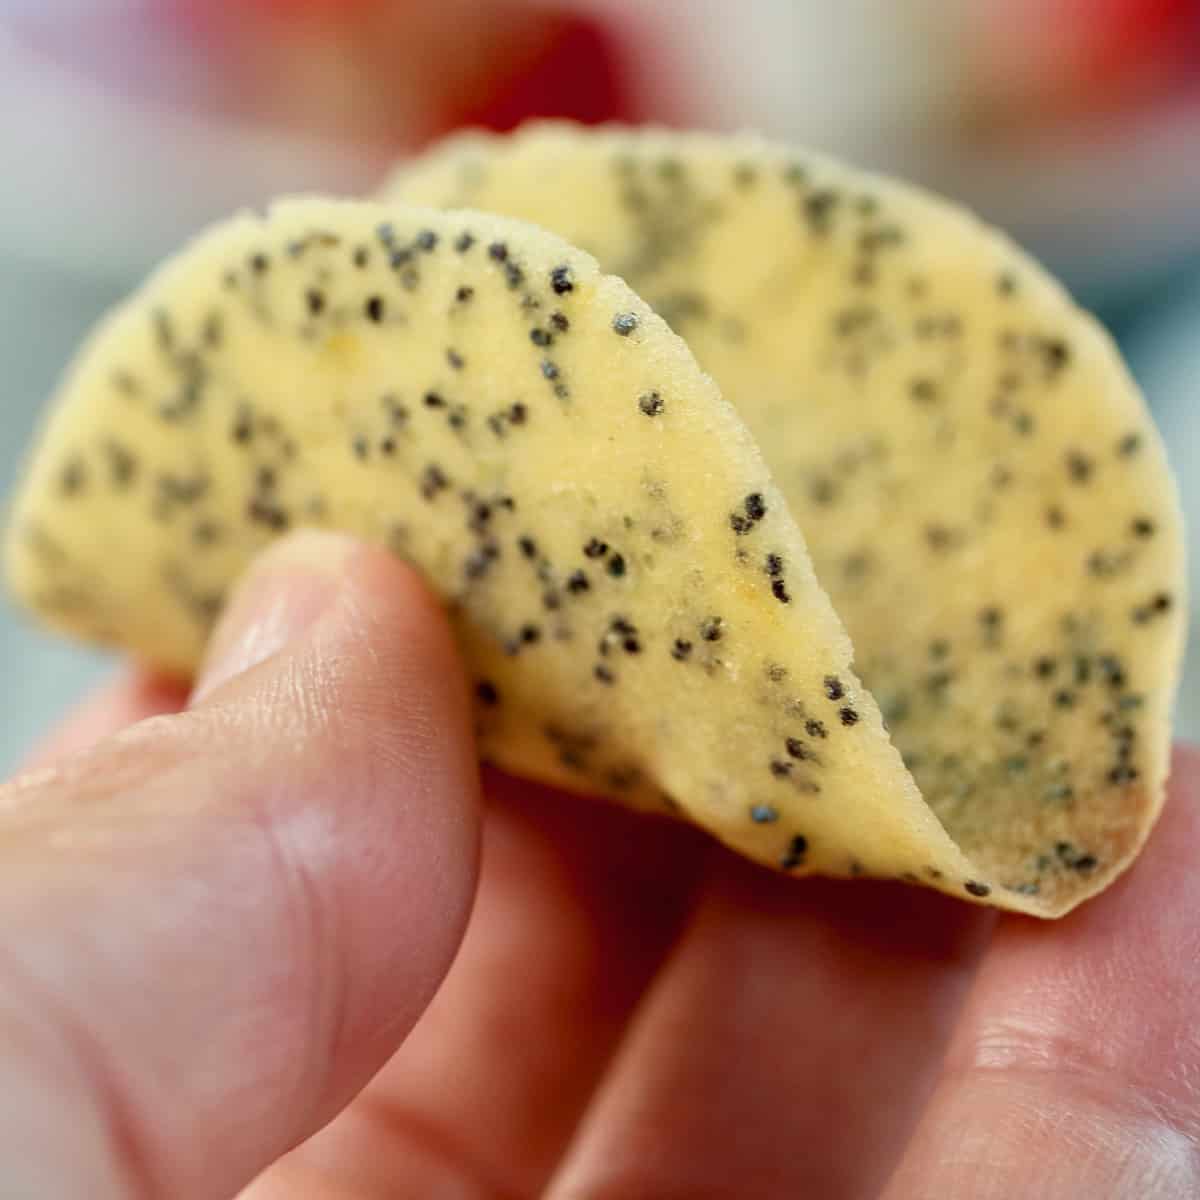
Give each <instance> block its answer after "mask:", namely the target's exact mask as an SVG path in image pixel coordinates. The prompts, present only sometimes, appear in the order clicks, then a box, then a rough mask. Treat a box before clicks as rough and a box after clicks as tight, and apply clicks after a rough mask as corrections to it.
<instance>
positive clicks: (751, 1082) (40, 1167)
mask: <svg viewBox="0 0 1200 1200" xmlns="http://www.w3.org/2000/svg"><path fill="white" fill-rule="evenodd" d="M468 712H469V706H468V699H467V686H466V683H465V681H464V679H463V677H462V674H461V670H460V668H459V664H458V662H457V659H456V657H455V650H454V647H453V642H452V639H451V638H450V635H449V633H448V631H447V629H446V626H445V624H444V619H443V618H442V617H441V615H440V613H439V611H438V609H437V608H436V606H435V605H434V604H433V603H432V602H431V601H430V599H429V597H428V595H427V593H426V592H425V590H424V588H423V586H422V585H421V584H420V582H419V581H418V580H417V578H416V576H415V575H413V574H412V573H411V572H410V571H408V570H407V569H406V568H404V567H403V566H401V565H400V564H398V563H396V562H395V561H394V560H392V559H391V558H390V557H389V556H387V555H386V554H384V553H382V552H379V551H375V550H370V549H367V548H365V547H361V546H358V545H357V544H355V543H353V542H349V541H347V540H345V539H343V538H340V537H331V536H328V535H326V536H322V537H319V538H314V537H312V536H310V535H303V536H302V537H301V538H300V539H298V540H289V541H285V542H284V543H282V544H281V545H280V546H279V547H277V548H276V549H274V550H272V551H270V552H269V553H268V556H267V558H266V559H265V560H260V561H259V563H258V564H257V565H256V567H255V568H253V569H252V573H251V575H250V577H249V579H248V581H245V582H243V584H242V585H241V587H240V588H239V589H238V591H237V593H236V595H235V598H234V600H233V602H232V603H231V605H230V608H229V611H228V614H227V615H226V617H225V618H224V621H223V623H222V625H221V627H220V629H219V630H218V633H217V635H216V639H215V642H214V645H213V648H212V650H211V652H210V655H209V658H208V661H207V665H206V668H205V670H204V672H203V674H202V678H201V682H200V683H199V685H198V687H197V690H196V692H195V693H194V694H193V695H192V696H191V697H188V696H186V695H185V694H184V693H183V692H182V691H181V690H180V689H179V688H177V687H174V686H173V685H171V684H169V683H166V682H163V681H154V680H151V679H148V678H146V677H145V676H142V675H137V674H131V675H127V676H125V677H123V678H122V679H120V680H119V681H118V682H117V683H115V684H114V685H113V687H112V689H111V690H110V691H109V692H108V693H106V694H105V695H104V696H102V697H100V698H98V699H97V700H96V701H94V702H92V703H91V704H90V705H88V706H86V707H85V708H84V709H83V710H82V711H81V712H80V713H79V714H78V715H77V716H75V717H74V718H72V719H70V720H69V721H68V722H67V723H66V724H65V725H64V726H63V728H62V729H60V730H59V731H58V732H57V733H56V735H55V736H54V738H53V739H52V740H51V741H50V742H49V743H48V744H47V745H46V746H45V747H43V748H42V750H41V751H40V752H39V753H38V754H37V756H36V757H35V760H34V761H32V762H31V765H30V768H29V769H28V770H27V771H26V772H25V773H24V774H23V775H22V776H20V777H19V778H18V779H17V780H15V781H14V782H13V783H11V784H9V785H8V786H7V787H5V788H3V789H0V931H2V933H3V945H4V946H5V948H6V949H5V953H4V955H3V956H2V957H0V1062H3V1066H4V1086H3V1088H0V1115H2V1117H3V1120H2V1121H0V1161H3V1162H4V1164H5V1168H4V1171H5V1180H6V1188H8V1189H9V1190H8V1194H11V1195H14V1196H20V1197H24V1196H45V1195H64V1196H67V1195H84V1194H86V1195H88V1196H90V1197H96V1198H98V1200H134V1198H137V1200H144V1198H146V1197H168V1196H169V1197H171V1198H172V1200H193V1198H197V1200H199V1198H205V1200H207V1198H210V1197H211V1198H218V1197H220V1198H222V1200H224V1198H226V1197H231V1196H234V1195H235V1194H238V1193H239V1189H244V1188H247V1189H248V1190H247V1191H246V1192H245V1196H247V1197H251V1198H253V1200H267V1198H271V1197H281V1196H293V1195H297V1194H302V1195H305V1196H306V1197H312V1198H314V1200H327V1198H328V1200H332V1198H334V1197H336V1198H338V1200H350V1198H353V1200H371V1198H373V1197H383V1196H393V1195H396V1194H401V1195H420V1196H423V1197H433V1198H441V1197H455V1198H464V1200H475V1198H481V1200H482V1198H485V1197H486V1198H489V1200H490V1198H492V1197H505V1198H508V1197H525V1196H529V1197H533V1196H543V1195H545V1196H549V1197H551V1198H552V1200H563V1198H567V1197H570V1198H572V1200H576V1198H580V1197H588V1198H597V1197H599V1198H603V1197H616V1196H622V1197H629V1196H651V1195H653V1196H680V1197H682V1196H687V1197H718V1196H729V1195H738V1196H739V1197H750V1198H752V1200H753V1198H756V1197H772V1196H778V1195H784V1194H811V1195H820V1196H823V1197H831V1198H833V1200H838V1198H841V1197H847V1198H849V1197H859V1196H868V1195H878V1194H883V1195H884V1196H885V1197H886V1198H887V1200H909V1198H916V1197H922V1198H924V1197H930V1196H935V1195H952V1196H956V1197H966V1198H968V1200H992V1198H993V1197H1000V1196H1012V1195H1032V1194H1036V1195H1038V1196H1039V1197H1045V1198H1047V1200H1067V1198H1071V1200H1073V1198H1075V1197H1081V1198H1082V1197H1085V1196H1088V1197H1091V1196H1096V1195H1103V1196H1106V1197H1117V1198H1118V1200H1119V1198H1122V1197H1126V1196H1128V1197H1134V1196H1137V1197H1142V1196H1146V1195H1153V1196H1155V1197H1164V1198H1167V1200H1170V1198H1173V1197H1185V1196H1191V1195H1194V1194H1195V1192H1196V1189H1197V1188H1198V1187H1200V1165H1198V1163H1197V1156H1196V1152H1195V1138H1196V1136H1197V1134H1198V1133H1200V1101H1198V1100H1197V1098H1196V1095H1195V1091H1194V1087H1193V1086H1192V1082H1191V1081H1193V1080H1194V1079H1195V1078H1196V1073H1197V1070H1198V1069H1200V1041H1198V1039H1197V1037H1196V1033H1195V1029H1196V1027H1197V1022H1196V1020H1195V1015H1196V1014H1195V1003H1196V1002H1195V995H1196V994H1197V983H1198V982H1200V979H1198V976H1200V968H1198V967H1197V965H1196V964H1197V963H1198V962H1200V954H1198V953H1197V951H1198V950H1200V945H1198V943H1200V938H1198V936H1197V933H1196V927H1195V922H1194V920H1193V919H1192V916H1191V914H1192V913H1193V912H1194V911H1195V910H1196V906H1197V904H1198V903H1200V880H1198V879H1197V877H1196V874H1195V872H1194V870H1193V868H1192V864H1193V863H1194V861H1195V855H1196V852H1197V843H1198V842H1200V816H1198V815H1197V811H1196V800H1197V793H1198V790H1200V789H1198V778H1200V756H1197V754H1196V753H1195V752H1194V751H1190V750H1180V751H1178V752H1177V753H1176V756H1175V762H1174V770H1173V774H1172V780H1173V782H1172V789H1173V792H1172V795H1171V797H1170V799H1169V802H1168V804H1167V806H1166V810H1165V813H1164V816H1163V819H1162V821H1161V822H1160V824H1159V826H1158V827H1157V828H1156V830H1155V832H1154V834H1153V836H1152V838H1151V840H1150V843H1149V845H1148V846H1147V849H1146V852H1145V854H1144V855H1143V856H1142V857H1141V859H1140V860H1139V861H1138V863H1137V864H1136V865H1135V866H1134V867H1133V868H1132V869H1131V870H1130V871H1129V872H1128V873H1127V874H1126V875H1125V876H1124V877H1123V878H1122V879H1121V880H1119V881H1118V882H1117V883H1116V884H1114V886H1113V887H1112V888H1110V889H1109V890H1108V891H1107V892H1105V894H1104V895H1102V896H1100V897H1098V898H1097V899H1096V900H1094V901H1093V902H1092V903H1090V904H1088V905H1087V906H1085V907H1084V908H1082V909H1081V910H1080V911H1078V912H1077V913H1075V914H1073V915H1072V916H1071V917H1070V918H1068V919H1066V920H1064V921H1061V922H1055V923H1052V924H1049V923H1041V922H1035V921H1031V920H1029V919H1026V918H1023V917H1018V916H1001V917H999V918H997V916H996V915H995V914H993V913H991V912H988V911H983V910H979V909H976V908H972V907H968V906H966V905H963V904H960V903H958V902H955V901H953V900H949V899H946V898H944V897H940V896H938V895H935V894H932V893H925V892H919V891H917V890H914V889H909V888H903V887H901V886H900V885H894V884H883V883H867V882H856V883H852V884H851V883H839V882H831V881H819V880H803V881H795V880H788V879H786V878H783V877H779V876H776V875H773V874H772V873H770V872H768V871H765V870H763V869H761V868H758V867H755V866H754V865H752V864H749V863H746V862H744V861H741V860H739V859H736V858H735V857H734V856H733V855H732V854H730V853H729V852H728V851H726V850H724V849H722V848H720V847H718V846H716V845H715V844H714V843H712V842H711V841H709V840H707V839H706V838H704V837H703V835H701V834H699V833H697V832H696V831H694V830H690V829H687V828H683V827H677V826H675V825H673V824H670V823H668V822H666V821H653V820H648V819H647V818H645V817H637V816H635V815H633V814H629V813H625V812H623V811H621V810H619V809H616V808H614V807H611V806H605V805H601V804H597V803H594V802H590V801H587V800H583V799H579V798H576V797H566V796H563V795H560V794H558V793H555V792H552V791H551V790H549V789H544V788H537V787H535V786H532V785H529V784H526V783H523V782H518V781H514V780H510V779H506V778H504V777H502V776H499V775H486V776H485V778H484V789H483V790H484V793H485V796H486V799H485V801H484V802H483V804H482V805H481V804H480V801H479V795H478V791H477V786H476V774H475V766H474V762H475V757H474V748H473V744H472V738H471V729H470V721H469V717H468ZM480 836H482V857H481V858H479V857H478V856H477V846H478V839H479V838H480ZM468 917H469V919H468ZM464 930H465V936H464ZM451 963H453V965H451ZM431 998H432V1002H431ZM322 1127H324V1128H322ZM318 1131H319V1132H318ZM264 1172H265V1173H264ZM252 1181H253V1182H252Z"/></svg>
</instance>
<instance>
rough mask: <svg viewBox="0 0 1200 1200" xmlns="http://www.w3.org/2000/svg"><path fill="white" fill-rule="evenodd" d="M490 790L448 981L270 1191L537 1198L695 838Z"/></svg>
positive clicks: (627, 1002)
mask: <svg viewBox="0 0 1200 1200" xmlns="http://www.w3.org/2000/svg"><path fill="white" fill-rule="evenodd" d="M488 782H489V792H490V793H491V801H492V803H491V804H490V805H489V809H488V815H487V820H486V824H485V834H484V853H483V871H482V878H481V884H480V890H479V896H478V900H477V903H476V906H475V910H474V913H473V914H472V918H471V924H470V927H469V930H468V933H467V937H466V940H465V942H464V944H463V948H462V951H461V952H460V954H459V957H458V959H457V960H456V961H455V964H454V967H453V969H452V970H451V972H450V975H449V976H448V978H447V980H446V983H445V985H444V986H443V988H442V990H441V991H440V992H439V993H438V996H437V998H436V999H435V1000H434V1002H433V1004H432V1006H431V1007H430V1009H429V1011H428V1012H427V1013H426V1014H425V1016H424V1017H423V1018H422V1020H421V1022H420V1024H419V1025H418V1026H417V1028H416V1030H415V1031H414V1032H413V1035H412V1037H411V1038H410V1039H409V1040H408V1042H407V1043H406V1044H405V1045H404V1047H403V1048H402V1049H401V1050H400V1052H399V1054H397V1056H396V1058H395V1059H394V1060H393V1061H392V1062H391V1063H390V1064H389V1065H388V1067H387V1069H386V1070H385V1071H384V1073H383V1074H382V1075H381V1076H380V1077H379V1078H378V1079H377V1080H375V1081H374V1082H373V1083H372V1085H371V1087H370V1088H369V1089H368V1091H367V1092H366V1093H365V1094H364V1095H363V1096H362V1097H361V1098H360V1102H359V1103H356V1104H355V1106H354V1107H353V1108H352V1110H351V1111H350V1112H348V1113H346V1114H344V1115H343V1116H342V1117H340V1118H339V1119H338V1120H337V1121H336V1122H335V1123H334V1124H333V1125H332V1126H330V1127H329V1128H328V1129H327V1130H325V1131H323V1132H322V1133H321V1134H320V1135H319V1136H318V1137H317V1138H316V1139H314V1141H313V1143H312V1144H310V1145H306V1146H304V1147H302V1149H301V1150H300V1151H299V1152H297V1154H296V1156H295V1158H296V1159H300V1160H302V1162H300V1163H298V1162H291V1163H289V1164H287V1170H288V1171H289V1172H291V1174H288V1175H286V1176H284V1177H283V1178H284V1180H285V1182H284V1183H278V1182H276V1183H275V1184H272V1186H278V1187H280V1188H283V1189H284V1190H285V1191H286V1189H287V1188H292V1189H298V1188H300V1187H301V1184H300V1183H298V1182H297V1180H298V1179H303V1181H304V1182H303V1189H306V1190H305V1194H308V1191H314V1192H315V1189H316V1187H317V1184H316V1182H315V1180H316V1179H317V1178H318V1177H320V1178H325V1179H337V1181H338V1183H339V1185H340V1186H345V1187H350V1186H351V1185H353V1186H354V1187H355V1188H358V1189H361V1190H362V1194H363V1195H379V1196H395V1195H406V1196H431V1197H436V1196H443V1195H448V1196H456V1197H458V1196H462V1197H464V1198H465V1197H475V1196H479V1197H486V1198H488V1200H490V1198H492V1197H495V1196H511V1197H517V1196H540V1195H541V1194H542V1192H543V1189H544V1187H545V1184H546V1182H547V1180H548V1179H549V1177H550V1175H551V1174H552V1172H553V1170H554V1168H555V1165H556V1164H557V1162H558V1160H559V1159H560V1157H561V1155H562V1152H563V1150H564V1149H565V1147H566V1145H567V1144H568V1142H569V1141H570V1138H571V1136H572V1134H573V1132H574V1130H575V1126H576V1123H577V1122H578V1120H579V1118H580V1115H581V1114H582V1112H583V1111H584V1109H585V1107H586V1106H587V1104H588V1102H589V1101H590V1099H591V1095H592V1092H593V1090H594V1088H595V1086H596V1084H597V1082H598V1081H599V1079H600V1078H601V1076H602V1075H603V1072H604V1070H605V1067H606V1065H607V1063H608V1061H609V1058H610V1056H611V1054H612V1053H613V1051H614V1048H615V1046H616V1045H617V1043H618V1041H619V1039H620V1038H621V1036H622V1035H623V1033H624V1029H625V1025H626V1023H627V1020H628V1017H629V1014H630V1012H631V1011H632V1009H633V1008H634V1006H635V1005H636V1003H637V1001H638V999H639V997H640V995H641V993H642V991H643V990H644V988H645V987H646V985H647V983H648V981H649V980H650V978H651V976H652V975H653V973H654V971H655V969H656V968H657V966H658V965H659V963H660V962H661V960H662V958H663V956H664V955H665V953H666V952H667V949H668V947H669V945H670V943H671V941H672V939H673V938H674V937H675V936H676V933H677V931H678V928H679V925H680V923H681V921H682V919H683V916H684V913H685V912H686V909H687V907H688V905H689V903H690V895H691V889H692V883H693V881H694V879H695V877H696V875H697V873H698V871H699V869H700V867H701V866H702V863H703V860H704V855H705V854H706V852H707V849H708V844H707V843H706V841H705V840H704V839H703V838H701V837H700V836H698V835H697V834H696V833H695V831H694V830H689V829H686V828H683V827H680V826H677V825H675V824H673V823H669V822H666V821H651V820H647V819H646V818H644V817H639V816H636V815H634V814H631V813H627V812H624V811H622V810H620V809H618V808H616V807H614V806H611V805H607V804H603V803H599V802H595V801H588V800H585V799H582V798H580V797H576V796H568V795H563V794H561V793H558V792H554V791H551V790H549V789H545V788H537V787H534V786H532V785H529V784H527V783H524V782H521V781H516V780H511V779H507V778H505V777H503V776H500V775H498V774H492V775H491V776H490V777H489V781H488ZM301 1171H303V1172H305V1174H303V1175H300V1174H298V1172H301ZM263 1186H264V1187H265V1186H267V1185H266V1184H264V1185H263ZM272 1194H275V1193H273V1192H271V1191H269V1190H268V1191H267V1192H265V1193H264V1195H272ZM291 1194H297V1192H296V1191H295V1190H293V1191H292V1192H291ZM355 1194H358V1193H357V1192H356V1193H355ZM252 1195H254V1196H255V1197H256V1200H257V1196H258V1193H257V1192H254V1193H252Z"/></svg>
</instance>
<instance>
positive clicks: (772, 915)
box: [549, 856, 991, 1200]
mask: <svg viewBox="0 0 1200 1200" xmlns="http://www.w3.org/2000/svg"><path fill="white" fill-rule="evenodd" d="M990 924H991V917H990V915H989V914H986V913H982V912H980V911H979V910H978V909H969V908H967V907H966V906H965V905H958V904H955V903H954V902H952V901H949V900H947V899H945V898H944V897H941V896H937V895H934V894H932V893H929V892H921V891H918V890H916V889H914V888H900V887H897V886H893V885H881V884H866V883H855V884H837V883H830V882H824V881H822V882H818V881H815V880H814V881H807V880H806V881H803V882H800V883H797V882H796V881H793V880H789V879H784V878H780V877H778V876H774V875H770V874H768V873H766V872H764V871H762V870H760V869H757V868H753V867H750V866H748V865H746V864H743V863H740V862H735V861H734V860H733V859H732V858H731V857H729V856H724V857H723V859H722V865H721V869H720V871H719V873H718V874H717V876H716V878H715V879H714V880H713V886H712V888H711V891H710V892H709V894H708V895H707V898H706V900H705V902H704V903H703V904H702V905H701V907H700V909H699V910H698V912H697V913H696V915H695V917H694V919H693V921H692V923H691V925H690V927H689V928H688V931H687V933H686V934H685V936H684V938H683V939H682V941H681V942H680V944H679V946H678V947H677V949H676V951H675V953H674V955H673V957H672V958H671V960H670V961H669V963H668V965H667V966H666V967H665V968H664V970H663V972H662V973H661V974H660V976H659V978H658V979H657V980H656V982H655V985H654V987H653V989H652V991H651V993H650V995H649V996H648V998H647V1000H646V1001H645V1003H644V1006H643V1008H642V1009H641V1010H640V1012H639V1013H638V1016H637V1019H636V1021H635V1023H634V1026H633V1029H632V1031H631V1033H630V1036H629V1038H628V1040H627V1042H626V1043H625V1045H624V1046H623V1047H622V1050H621V1053H620V1055H619V1056H618V1058H617V1060H616V1064H615V1066H614V1068H613V1070H612V1073H611V1075H610V1077H609V1078H608V1079H607V1080H606V1082H605V1084H604V1086H603V1088H602V1090H601V1092H600V1094H599V1097H598V1099H597V1101H596V1104H595V1106H594V1107H593V1109H592V1110H591V1111H590V1112H589V1114H588V1117H587V1119H586V1122H585V1124H584V1126H583V1128H582V1130H581V1132H580V1135H579V1138H578V1141H577V1142H576V1144H575V1145H574V1146H573V1147H572V1150H571V1152H570V1154H569V1156H568V1158H567V1159H566V1161H565V1163H564V1164H563V1167H562V1170H561V1172H560V1174H559V1175H558V1176H557V1177H556V1179H555V1183H554V1186H553V1187H552V1188H551V1189H550V1193H549V1194H550V1195H551V1196H552V1197H562V1198H563V1200H566V1198H568V1197H570V1198H571V1200H577V1198H579V1197H585V1196H586V1197H588V1200H599V1198H601V1197H605V1198H607V1197H614V1198H615V1197H625V1196H688V1197H725V1196H737V1197H739V1200H757V1198H758V1197H777V1196H801V1195H803V1196H820V1197H821V1198H822V1200H839V1198H841V1197H860V1196H867V1195H873V1194H875V1193H876V1191H877V1189H878V1187H879V1186H880V1184H881V1183H882V1181H883V1180H884V1179H886V1177H887V1174H888V1171H889V1170H890V1167H891V1166H892V1164H893V1163H894V1162H895V1160H896V1158H897V1157H898V1156H899V1154H900V1152H901V1149H902V1146H903V1143H904V1140H905V1138H906V1137H907V1135H908V1133H909V1131H910V1128H911V1125H912V1122H913V1120H914V1115H915V1113H917V1112H918V1111H919V1108H920V1105H921V1103H922V1102H923V1100H924V1098H925V1097H926V1095H927V1094H928V1091H929V1089H930V1088H931V1086H932V1083H933V1081H934V1079H935V1077H936V1070H937V1065H938V1062H939V1059H940V1056H941V1053H942V1051H943V1049H944V1045H945V1040H946V1037H947V1031H948V1030H949V1029H950V1028H951V1027H952V1024H953V1021H954V1017H955V1015H956V1013H957V1011H958V1009H959V1006H960V1003H961V1000H962V997H963V995H964V992H965V989H966V987H967V985H968V983H969V981H970V980H971V978H972V975H973V973H974V970H975V968H976V965H977V962H978V957H979V955H980V953H981V951H982V949H983V947H984V945H985V943H986V939H987V935H988V931H989V929H990ZM946 1194H947V1195H953V1194H956V1193H946Z"/></svg>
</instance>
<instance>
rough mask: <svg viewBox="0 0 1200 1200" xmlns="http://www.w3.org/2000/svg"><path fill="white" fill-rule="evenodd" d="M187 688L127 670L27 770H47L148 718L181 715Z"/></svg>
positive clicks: (53, 736) (48, 741) (47, 742)
mask: <svg viewBox="0 0 1200 1200" xmlns="http://www.w3.org/2000/svg"><path fill="white" fill-rule="evenodd" d="M187 697H188V690H187V687H186V685H184V684H183V683H181V682H179V681H178V680H174V679H164V678H159V677H158V676H156V675H152V674H150V673H148V672H146V671H140V670H126V671H123V672H122V673H121V674H120V675H118V676H117V678H116V679H114V680H112V681H111V682H110V683H107V684H105V685H104V686H103V687H101V688H99V689H98V690H97V691H96V692H95V693H94V694H93V695H91V696H89V697H88V698H87V699H86V700H84V701H83V703H82V704H80V705H79V707H78V708H76V709H75V710H74V712H72V713H70V714H69V715H68V716H67V718H66V720H65V721H63V723H62V724H61V725H59V726H58V728H57V729H55V730H53V731H52V732H51V733H50V734H49V736H47V737H46V738H45V739H44V740H43V741H42V743H41V745H39V746H37V747H36V748H35V750H34V752H33V753H32V754H31V755H30V756H29V757H28V758H27V759H26V760H25V763H24V769H25V770H30V769H32V768H34V767H43V766H46V765H47V764H48V763H52V762H54V761H56V760H57V759H60V758H65V757H66V756H67V755H68V754H74V753H76V752H78V751H80V750H86V749H87V748H88V747H89V746H94V745H95V744H96V743H97V742H98V741H99V740H100V739H101V738H103V737H108V735H109V734H110V733H116V732H117V731H118V730H120V729H124V728H126V727H127V726H129V725H134V724H136V723H137V722H138V721H144V720H145V719H146V718H147V717H157V716H160V715H161V714H162V713H172V712H178V711H179V710H180V709H181V708H183V706H184V705H185V704H186V703H187Z"/></svg>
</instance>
